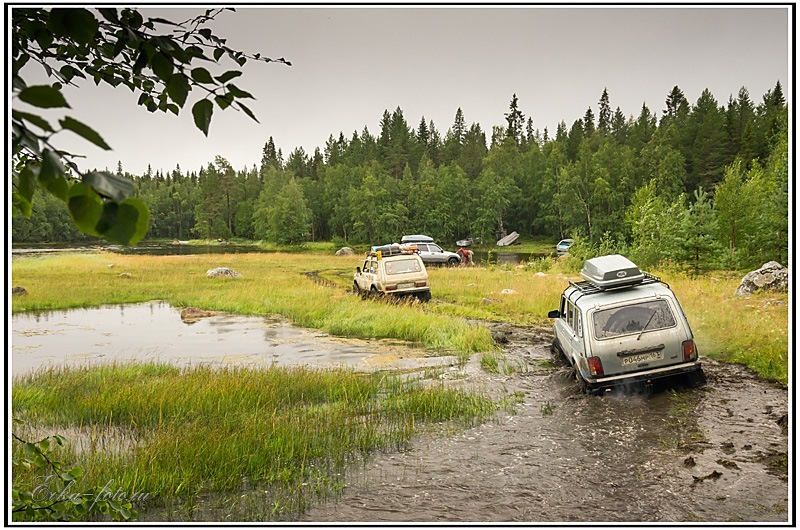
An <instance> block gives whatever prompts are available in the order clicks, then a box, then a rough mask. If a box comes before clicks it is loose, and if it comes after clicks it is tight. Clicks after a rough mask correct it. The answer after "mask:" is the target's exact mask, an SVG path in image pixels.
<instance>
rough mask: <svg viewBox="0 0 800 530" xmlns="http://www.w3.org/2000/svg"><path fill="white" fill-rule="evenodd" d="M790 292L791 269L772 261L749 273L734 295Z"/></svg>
mask: <svg viewBox="0 0 800 530" xmlns="http://www.w3.org/2000/svg"><path fill="white" fill-rule="evenodd" d="M788 290H789V269H787V268H786V267H784V266H783V265H781V264H780V263H778V262H777V261H770V262H768V263H765V264H764V265H762V266H761V268H760V269H758V270H754V271H751V272H748V273H747V274H746V275H745V277H744V278H742V282H741V283H740V284H739V287H738V288H737V289H736V292H735V293H734V295H735V296H742V295H748V294H753V293H756V292H758V291H775V292H783V293H785V292H787V291H788Z"/></svg>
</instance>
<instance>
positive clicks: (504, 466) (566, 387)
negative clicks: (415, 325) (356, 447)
mask: <svg viewBox="0 0 800 530" xmlns="http://www.w3.org/2000/svg"><path fill="white" fill-rule="evenodd" d="M493 332H494V335H495V338H496V339H497V340H498V342H500V343H502V344H503V346H504V349H505V355H506V362H508V363H511V364H512V365H514V366H517V367H520V366H526V367H527V368H525V369H524V370H523V371H519V372H517V373H514V374H512V375H508V376H506V375H491V374H487V373H486V372H485V371H483V370H481V369H480V368H479V367H478V366H476V365H472V366H469V367H467V369H466V372H467V377H466V379H465V381H466V382H468V383H470V384H475V385H477V386H478V387H481V386H483V387H484V388H486V389H503V390H504V391H505V392H506V393H509V394H510V393H513V392H515V391H517V392H520V393H523V394H524V402H523V403H522V404H519V405H517V408H516V414H514V415H508V414H504V415H500V416H499V419H498V421H496V422H493V423H487V424H484V425H481V426H478V427H475V428H472V429H469V430H467V431H465V432H462V433H460V434H458V435H456V436H455V437H450V438H444V437H438V436H436V437H429V438H424V439H420V440H418V441H417V442H416V443H415V445H414V446H413V447H412V448H411V449H410V450H409V451H406V452H404V453H400V454H383V455H377V456H375V457H374V458H371V459H370V460H369V461H368V462H367V464H366V465H365V466H364V467H362V468H360V469H358V470H355V471H354V472H351V473H350V474H349V477H348V486H347V488H346V489H345V491H344V493H343V495H342V497H341V498H339V499H338V500H335V501H330V502H328V503H326V504H323V505H320V506H317V507H315V508H312V509H311V510H310V511H308V512H307V513H305V514H304V515H303V516H302V517H301V521H306V522H311V521H318V522H323V521H349V522H367V521H375V522H448V521H454V522H471V521H474V522H489V521H491V522H566V521H584V522H634V521H635V522H668V521H669V522H672V521H676V522H677V521H690V522H692V521H697V522H708V521H717V522H735V521H747V522H786V521H787V520H788V519H789V517H790V514H789V512H788V510H789V501H788V499H789V495H790V484H789V481H788V478H787V454H788V435H787V427H788V426H787V418H788V415H787V414H788V411H787V409H788V393H787V391H786V390H785V389H783V388H781V387H779V386H778V385H774V384H771V383H768V382H765V381H762V380H760V379H758V378H756V377H755V376H754V375H753V374H752V373H750V372H749V371H748V370H746V369H744V368H742V367H739V366H731V365H724V364H721V363H717V362H714V361H710V360H708V359H704V368H705V372H706V375H707V378H708V384H707V385H706V386H705V387H703V388H699V389H687V388H668V387H662V388H654V389H652V392H651V393H648V394H634V395H606V396H604V397H589V396H584V395H581V394H578V392H577V387H576V385H575V383H574V382H573V381H572V380H571V379H570V377H569V372H568V370H567V369H566V368H564V367H558V366H556V367H553V365H552V364H551V363H550V362H549V361H550V359H551V356H550V353H549V348H548V346H549V340H550V339H549V333H548V332H547V330H533V329H527V330H526V329H520V328H514V327H511V326H500V327H497V328H495V329H494V331H493ZM474 362H477V359H476V360H475V361H474Z"/></svg>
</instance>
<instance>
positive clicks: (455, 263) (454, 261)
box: [447, 258, 461, 267]
mask: <svg viewBox="0 0 800 530" xmlns="http://www.w3.org/2000/svg"><path fill="white" fill-rule="evenodd" d="M459 263H461V262H460V261H459V260H458V259H457V258H450V259H449V260H447V264H448V265H450V266H451V267H458V264H459Z"/></svg>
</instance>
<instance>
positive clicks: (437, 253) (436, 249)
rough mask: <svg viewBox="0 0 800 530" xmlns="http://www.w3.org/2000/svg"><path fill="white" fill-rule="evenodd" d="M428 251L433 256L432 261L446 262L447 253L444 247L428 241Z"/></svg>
mask: <svg viewBox="0 0 800 530" xmlns="http://www.w3.org/2000/svg"><path fill="white" fill-rule="evenodd" d="M428 251H429V254H430V256H431V258H430V259H431V263H446V262H447V254H445V253H444V250H442V247H440V246H439V245H436V244H434V243H428Z"/></svg>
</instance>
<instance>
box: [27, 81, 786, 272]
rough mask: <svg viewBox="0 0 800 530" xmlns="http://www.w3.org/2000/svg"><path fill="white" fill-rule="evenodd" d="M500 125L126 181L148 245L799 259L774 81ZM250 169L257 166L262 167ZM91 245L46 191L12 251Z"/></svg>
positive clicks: (654, 259)
mask: <svg viewBox="0 0 800 530" xmlns="http://www.w3.org/2000/svg"><path fill="white" fill-rule="evenodd" d="M504 119H505V125H504V126H496V127H494V128H493V129H492V130H491V131H486V130H484V129H483V128H482V127H481V125H480V124H478V123H472V124H470V125H468V117H467V116H465V115H464V113H463V112H462V111H461V109H460V108H459V109H458V110H456V112H455V116H454V120H453V123H452V124H448V125H446V130H445V129H440V126H439V125H436V124H434V123H433V121H427V120H426V119H425V118H424V117H421V118H420V120H419V122H411V123H410V122H409V121H408V120H407V117H406V116H404V114H403V111H402V109H400V108H397V109H395V110H394V111H393V112H389V111H388V110H387V111H384V113H383V116H382V118H381V120H380V131H378V133H377V135H374V134H373V133H371V132H370V131H369V130H368V129H367V127H364V128H363V130H362V131H354V132H353V133H352V134H350V135H345V134H344V133H338V134H336V135H334V134H332V135H331V136H330V137H329V138H328V140H327V142H326V144H325V145H324V146H322V147H318V148H316V149H315V150H314V152H313V153H306V152H305V151H304V150H303V149H302V148H295V149H294V150H292V151H291V152H290V153H289V154H288V156H285V155H284V153H282V152H281V151H280V150H276V148H275V143H274V140H273V138H272V137H269V138H267V139H265V145H264V148H263V150H262V153H261V159H260V160H255V159H254V161H253V165H252V166H251V167H249V168H243V169H236V168H233V167H231V165H230V164H229V163H228V162H227V161H226V160H225V159H224V158H222V157H220V156H217V157H216V158H215V159H214V160H210V161H209V163H208V165H207V166H206V167H203V168H201V169H199V170H197V171H191V172H184V171H182V169H181V168H180V166H178V167H176V168H175V169H174V170H173V171H171V172H169V173H162V172H161V171H157V172H155V173H153V172H152V171H150V170H148V171H147V173H146V174H144V175H131V174H129V173H127V172H125V171H124V169H123V168H122V167H121V165H119V166H118V167H117V168H116V172H117V173H118V174H121V175H122V176H124V177H127V178H129V179H131V180H132V181H133V182H134V183H135V186H136V190H137V191H136V194H137V196H138V197H139V198H140V199H141V200H142V201H143V202H144V203H145V204H147V206H148V208H149V209H150V213H151V221H150V230H149V232H148V234H147V238H150V239H178V240H185V239H190V238H199V239H219V238H222V239H230V238H234V237H235V238H246V239H252V240H264V241H270V242H275V243H280V244H294V243H301V242H304V241H331V240H332V241H336V242H341V243H343V244H344V243H349V244H362V245H363V244H377V243H386V242H392V241H397V240H398V239H399V238H400V236H401V235H403V234H406V233H423V234H428V235H430V236H433V237H434V238H436V239H437V240H439V241H441V242H442V243H443V244H444V245H445V246H452V245H453V243H454V242H455V241H456V240H457V239H462V238H465V237H469V236H471V237H481V238H483V240H484V241H491V240H494V239H496V238H498V237H499V236H501V235H502V234H503V233H504V232H511V231H517V232H518V233H520V234H521V235H522V236H523V237H524V236H545V237H550V238H552V239H553V242H554V243H555V241H557V240H558V239H560V238H563V237H573V238H575V239H577V240H578V241H579V243H580V245H583V246H584V247H587V248H595V249H599V250H605V251H615V252H625V253H627V254H628V255H629V256H631V257H632V258H633V259H634V261H636V262H637V263H639V264H640V265H642V266H652V265H655V264H659V263H664V262H675V263H689V264H691V265H692V266H693V267H694V268H696V269H699V268H706V267H724V268H741V267H746V266H753V265H760V264H762V263H764V262H766V261H769V260H777V261H780V262H783V263H784V264H785V263H786V260H787V258H788V252H789V237H788V224H789V213H788V212H789V193H788V189H789V183H788V178H789V161H788V113H787V105H786V100H785V98H784V95H783V91H782V87H781V85H780V83H777V84H776V85H775V87H774V89H772V90H769V91H768V92H767V93H766V94H764V95H763V96H762V97H761V99H760V101H754V100H753V99H751V96H750V94H749V93H748V91H747V89H746V88H744V87H743V88H742V89H741V90H740V91H739V93H738V94H737V95H736V96H735V97H734V96H733V95H731V96H730V97H729V99H728V101H727V102H726V103H725V104H721V103H720V102H719V101H717V100H716V99H715V97H714V96H713V95H712V94H711V93H710V92H709V91H708V90H705V91H703V93H702V94H701V95H700V97H699V98H698V99H697V101H695V102H694V103H691V102H690V101H688V100H687V99H686V97H685V95H684V94H683V92H682V91H681V90H680V88H678V87H677V86H676V87H674V88H673V89H672V90H670V91H669V92H668V93H667V94H666V98H665V105H664V108H663V109H658V110H656V111H652V110H651V109H649V108H647V106H646V105H643V106H642V108H641V111H640V113H639V114H638V116H629V117H626V116H625V115H623V113H622V112H621V110H620V109H619V107H617V108H616V110H612V106H611V103H610V96H609V94H608V92H607V91H606V90H604V91H603V93H602V95H601V96H600V98H599V101H598V102H597V104H596V105H590V106H589V107H588V108H587V109H586V112H585V114H584V116H583V118H582V119H579V120H576V121H575V122H574V123H572V124H571V125H570V126H568V125H567V124H566V123H565V122H564V121H562V122H561V123H559V125H558V127H557V130H556V131H548V130H547V129H545V130H544V131H540V130H538V129H534V127H533V120H532V118H531V117H530V116H526V115H525V113H524V112H523V111H522V108H521V107H520V102H519V101H518V99H517V97H516V95H514V96H513V97H512V98H511V101H510V103H509V107H508V112H507V113H505V114H504ZM254 158H255V157H254ZM82 239H86V236H83V235H82V234H80V233H79V232H78V231H77V230H76V229H75V227H74V225H73V223H72V221H71V220H70V218H69V214H68V213H67V211H66V209H65V208H64V207H63V203H62V202H61V201H59V200H58V199H55V198H54V197H52V196H51V195H49V194H40V195H39V196H38V197H37V198H36V201H35V203H34V206H33V211H32V215H31V218H30V219H25V218H23V217H21V216H19V217H17V216H15V217H14V218H13V222H12V240H13V241H14V242H64V241H79V240H82Z"/></svg>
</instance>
